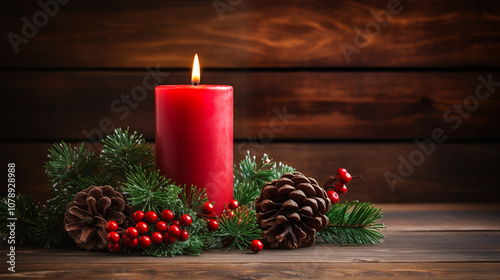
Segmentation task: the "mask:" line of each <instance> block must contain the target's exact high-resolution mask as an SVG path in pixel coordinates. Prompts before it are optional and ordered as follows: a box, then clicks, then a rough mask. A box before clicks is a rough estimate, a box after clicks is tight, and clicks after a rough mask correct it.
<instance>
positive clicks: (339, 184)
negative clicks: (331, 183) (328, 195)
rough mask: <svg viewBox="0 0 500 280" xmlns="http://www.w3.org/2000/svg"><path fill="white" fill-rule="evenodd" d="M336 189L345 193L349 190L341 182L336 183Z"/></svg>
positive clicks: (340, 192) (339, 192)
mask: <svg viewBox="0 0 500 280" xmlns="http://www.w3.org/2000/svg"><path fill="white" fill-rule="evenodd" d="M335 191H336V192H337V193H338V194H345V193H346V192H347V187H346V185H344V184H342V183H341V182H338V183H337V184H335Z"/></svg>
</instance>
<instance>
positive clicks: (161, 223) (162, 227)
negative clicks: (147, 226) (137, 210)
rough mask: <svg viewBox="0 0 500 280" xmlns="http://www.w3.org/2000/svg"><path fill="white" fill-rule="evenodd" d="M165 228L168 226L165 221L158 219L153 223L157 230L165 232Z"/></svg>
mask: <svg viewBox="0 0 500 280" xmlns="http://www.w3.org/2000/svg"><path fill="white" fill-rule="evenodd" d="M167 228H168V226H167V223H165V222H164V221H159V222H157V223H156V225H155V229H156V231H159V232H165V231H166V230H167Z"/></svg>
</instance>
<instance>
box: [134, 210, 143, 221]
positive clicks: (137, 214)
mask: <svg viewBox="0 0 500 280" xmlns="http://www.w3.org/2000/svg"><path fill="white" fill-rule="evenodd" d="M132 219H134V221H135V222H136V223H138V222H140V221H142V219H144V212H142V211H141V210H138V211H135V213H134V215H132Z"/></svg>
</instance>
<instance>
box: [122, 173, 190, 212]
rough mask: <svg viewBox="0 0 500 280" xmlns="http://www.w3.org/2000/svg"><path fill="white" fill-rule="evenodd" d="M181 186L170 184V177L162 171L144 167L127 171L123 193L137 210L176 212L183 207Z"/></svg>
mask: <svg viewBox="0 0 500 280" xmlns="http://www.w3.org/2000/svg"><path fill="white" fill-rule="evenodd" d="M181 190H182V189H181V188H180V187H178V186H176V185H174V184H170V179H166V178H165V177H164V176H162V175H160V171H159V170H157V171H149V170H145V169H143V168H142V167H140V166H139V167H136V168H135V169H134V170H132V171H129V172H128V173H126V180H125V182H123V185H122V193H123V194H124V195H125V196H126V199H127V202H128V203H129V204H130V206H132V208H134V209H136V210H142V211H155V212H156V213H161V212H162V211H163V210H165V209H170V210H172V211H174V212H176V211H177V210H178V209H182V207H181V206H182V201H181V200H180V199H179V193H180V192H181Z"/></svg>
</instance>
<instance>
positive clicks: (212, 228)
mask: <svg viewBox="0 0 500 280" xmlns="http://www.w3.org/2000/svg"><path fill="white" fill-rule="evenodd" d="M207 228H208V230H209V231H216V230H217V229H218V228H219V223H218V222H217V221H216V220H213V219H210V221H208V222H207Z"/></svg>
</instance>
